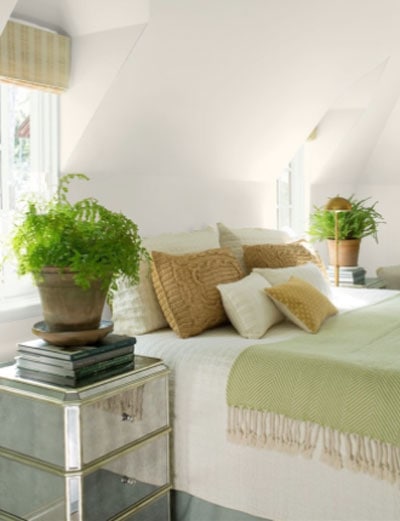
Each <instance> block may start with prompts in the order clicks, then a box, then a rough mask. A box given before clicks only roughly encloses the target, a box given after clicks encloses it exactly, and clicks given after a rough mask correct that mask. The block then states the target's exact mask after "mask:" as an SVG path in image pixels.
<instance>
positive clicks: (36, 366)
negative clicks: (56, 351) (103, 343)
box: [15, 352, 134, 379]
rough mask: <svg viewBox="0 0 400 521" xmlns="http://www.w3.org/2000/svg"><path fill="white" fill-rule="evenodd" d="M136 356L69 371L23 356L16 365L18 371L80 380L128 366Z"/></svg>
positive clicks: (121, 357)
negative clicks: (36, 372) (116, 367)
mask: <svg viewBox="0 0 400 521" xmlns="http://www.w3.org/2000/svg"><path fill="white" fill-rule="evenodd" d="M133 357H134V354H133V352H132V353H128V354H125V355H121V356H114V357H113V358H109V359H108V360H102V361H100V362H94V363H93V364H90V365H86V366H84V367H79V368H77V369H69V368H67V367H61V366H58V365H51V364H46V363H44V362H37V361H33V360H26V359H25V358H23V357H21V356H17V357H15V360H16V365H17V368H18V369H29V370H32V371H40V372H42V373H48V374H57V375H61V376H65V377H69V378H75V379H79V378H82V377H84V376H88V375H91V374H94V373H98V372H100V371H105V370H106V369H110V368H112V367H115V366H117V365H121V364H127V363H129V362H132V361H133Z"/></svg>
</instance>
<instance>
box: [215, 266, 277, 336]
mask: <svg viewBox="0 0 400 521" xmlns="http://www.w3.org/2000/svg"><path fill="white" fill-rule="evenodd" d="M267 287H270V284H269V282H268V281H267V280H266V279H265V278H264V277H262V276H261V275H259V274H257V273H250V275H247V277H244V278H243V279H241V280H238V281H237V282H230V283H228V284H218V286H217V288H218V290H219V292H220V294H221V297H222V303H223V305H224V309H225V312H226V314H227V315H228V318H229V320H230V322H231V324H232V325H233V326H234V328H235V329H236V331H237V332H238V333H239V335H241V336H243V337H245V338H261V337H262V336H263V335H265V333H266V332H267V330H268V329H269V328H270V327H272V326H273V325H274V324H276V323H278V322H280V321H281V320H283V318H284V317H283V315H282V313H281V312H280V311H279V310H278V308H277V307H276V306H275V304H273V302H272V301H271V299H269V298H268V297H267V296H266V295H265V292H264V289H265V288H267Z"/></svg>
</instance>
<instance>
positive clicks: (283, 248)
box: [243, 241, 326, 274]
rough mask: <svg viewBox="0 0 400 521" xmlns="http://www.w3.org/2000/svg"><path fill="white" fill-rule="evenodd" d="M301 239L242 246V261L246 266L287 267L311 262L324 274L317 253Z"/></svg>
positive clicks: (324, 270)
mask: <svg viewBox="0 0 400 521" xmlns="http://www.w3.org/2000/svg"><path fill="white" fill-rule="evenodd" d="M301 242H302V241H296V242H291V243H288V244H256V245H254V246H247V245H246V246H243V253H244V261H245V263H246V266H247V268H248V269H249V270H250V271H251V270H252V269H253V268H287V267H289V266H300V265H301V264H306V263H307V262H313V263H314V264H316V265H317V266H318V268H319V269H320V270H321V271H322V272H323V273H324V274H326V269H325V266H324V264H323V262H322V261H321V259H320V257H319V255H317V254H316V253H314V252H312V251H310V249H308V248H306V247H305V246H304V245H303V244H301Z"/></svg>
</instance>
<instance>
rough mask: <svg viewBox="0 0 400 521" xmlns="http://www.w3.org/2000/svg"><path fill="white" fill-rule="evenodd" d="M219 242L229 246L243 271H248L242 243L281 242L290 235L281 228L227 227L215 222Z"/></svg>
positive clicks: (285, 240)
mask: <svg viewBox="0 0 400 521" xmlns="http://www.w3.org/2000/svg"><path fill="white" fill-rule="evenodd" d="M217 230H218V237H219V244H220V246H221V248H229V249H230V250H231V251H232V253H233V254H234V255H235V257H236V258H237V260H238V261H239V263H240V265H241V266H242V269H243V270H244V271H245V273H249V270H248V269H247V267H246V264H245V262H244V258H243V245H244V244H249V245H253V244H265V243H271V244H282V243H286V242H289V241H290V236H289V235H288V234H287V233H286V232H284V231H281V230H273V229H268V228H233V229H231V228H228V227H227V226H225V224H222V223H217Z"/></svg>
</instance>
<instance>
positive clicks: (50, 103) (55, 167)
mask: <svg viewBox="0 0 400 521" xmlns="http://www.w3.org/2000/svg"><path fill="white" fill-rule="evenodd" d="M0 90H2V91H3V90H4V89H0ZM32 94H33V95H34V96H37V101H38V102H37V104H36V108H37V109H38V110H39V111H43V113H44V114H45V115H47V117H49V116H50V115H51V116H52V118H51V120H50V124H49V125H48V126H46V127H44V126H43V125H40V124H38V125H36V127H35V118H31V124H32V125H33V128H31V131H32V134H31V136H32V137H31V151H32V153H31V168H32V171H36V172H44V178H43V179H42V181H43V183H41V184H43V185H45V186H46V187H47V189H48V193H45V194H43V195H44V196H50V194H51V193H52V192H53V191H54V190H55V187H56V185H57V181H58V171H59V155H58V149H59V125H58V120H59V100H58V97H57V96H56V95H54V94H53V95H49V94H47V95H46V99H44V98H43V93H41V92H40V91H34V90H33V91H32ZM41 95H42V97H41ZM2 101H3V103H4V99H3V100H2ZM3 106H4V105H3ZM45 117H46V116H45ZM1 119H2V123H3V125H4V126H5V123H6V122H5V121H3V120H4V118H3V117H2V118H1ZM49 119H50V118H49ZM3 132H5V129H4V128H3V129H2V135H5V134H4V133H3ZM46 141H47V144H48V148H47V150H46V154H44V153H37V154H35V151H36V152H37V151H38V150H41V151H43V147H44V143H45V142H46ZM5 148H6V147H4V146H3V147H2V159H1V160H2V161H3V162H4V163H3V164H6V163H5V160H6V159H7V158H6V154H7V153H8V151H7V152H6V154H4V152H5V150H4V149H5ZM7 164H8V163H7ZM1 172H2V179H1V183H2V184H3V186H7V183H8V179H7V176H8V170H7V168H5V167H3V168H2V170H1ZM2 205H3V209H2V208H1V207H0V219H1V221H2V223H3V230H2V234H4V235H5V236H7V234H8V233H9V231H10V225H11V222H12V210H10V201H9V198H8V192H7V190H4V191H3V197H2ZM6 221H8V223H9V224H8V229H6V230H4V228H7V224H6ZM7 269H8V270H11V268H9V267H8V268H7ZM0 276H1V274H0ZM18 281H19V282H18V289H16V291H15V293H14V292H13V290H12V282H10V284H7V285H4V286H0V289H1V290H2V292H3V295H1V293H0V323H4V322H14V321H17V320H22V319H25V318H29V317H37V316H39V315H41V306H40V298H39V292H38V289H37V288H36V286H35V285H34V283H33V281H32V279H31V278H30V276H29V275H26V276H25V277H23V278H18Z"/></svg>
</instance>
